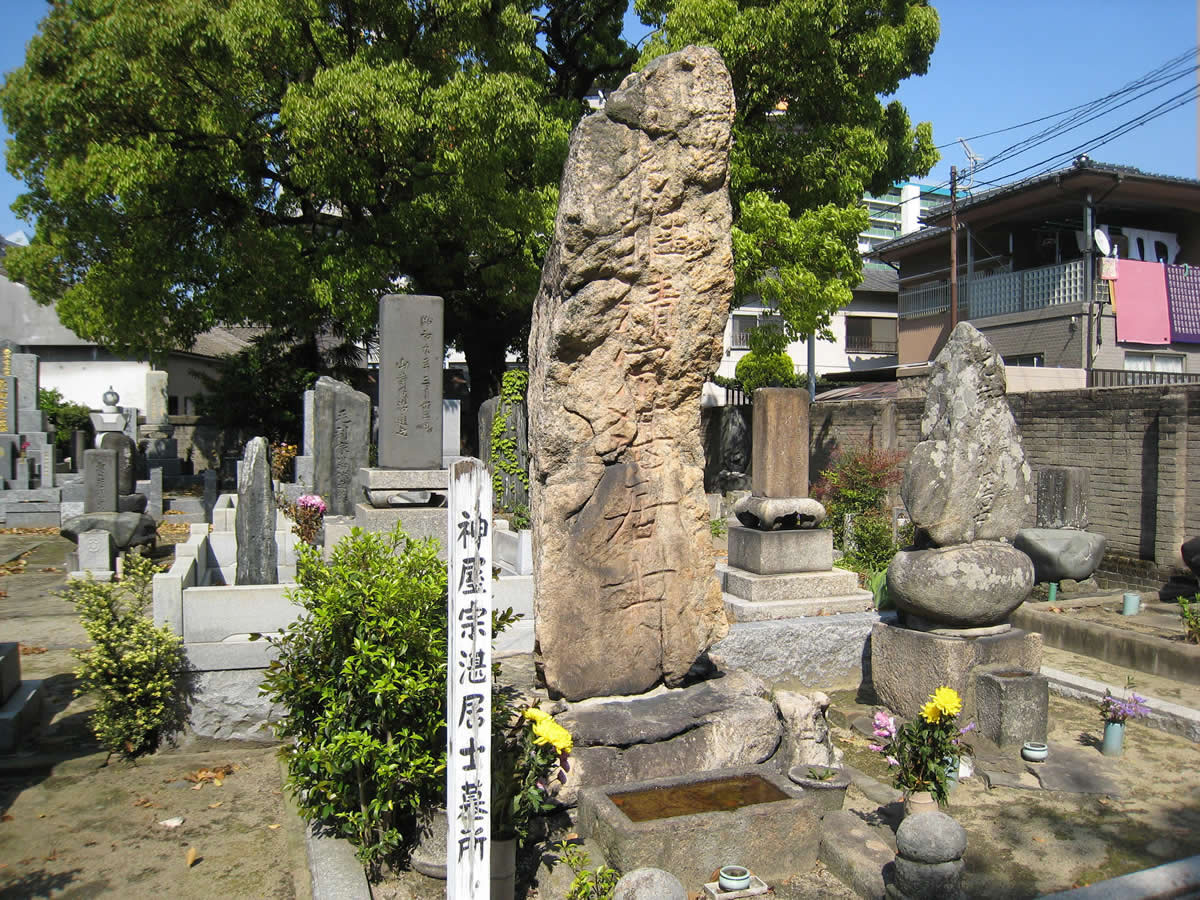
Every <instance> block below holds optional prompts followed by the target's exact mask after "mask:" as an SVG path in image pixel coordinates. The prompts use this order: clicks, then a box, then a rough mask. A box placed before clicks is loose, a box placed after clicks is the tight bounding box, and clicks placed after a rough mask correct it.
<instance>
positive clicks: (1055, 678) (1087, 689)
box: [1042, 666, 1200, 743]
mask: <svg viewBox="0 0 1200 900" xmlns="http://www.w3.org/2000/svg"><path fill="white" fill-rule="evenodd" d="M1042 674H1043V675H1045V676H1046V678H1047V679H1049V681H1050V690H1052V691H1054V693H1056V694H1058V695H1059V696H1061V697H1069V698H1071V699H1072V700H1088V701H1092V702H1095V703H1099V702H1100V698H1102V697H1103V696H1104V692H1105V691H1108V692H1109V693H1111V694H1113V695H1116V696H1120V695H1121V693H1122V691H1123V690H1124V688H1123V687H1114V686H1113V685H1110V684H1105V683H1104V682H1102V681H1096V680H1094V679H1092V678H1085V677H1084V676H1082V675H1074V674H1072V673H1070V672H1061V671H1059V670H1058V669H1051V668H1049V667H1048V666H1042ZM1146 705H1147V706H1149V707H1150V714H1149V715H1148V716H1147V717H1146V718H1145V720H1144V721H1145V722H1146V724H1147V725H1149V726H1150V727H1151V728H1154V729H1156V730H1158V731H1165V732H1167V733H1168V734H1175V735H1179V736H1180V737H1184V738H1187V739H1188V740H1190V741H1195V742H1196V743H1200V711H1197V710H1194V709H1189V708H1188V707H1186V706H1181V705H1179V704H1178V703H1172V702H1171V701H1169V700H1159V699H1158V698H1156V697H1147V698H1146Z"/></svg>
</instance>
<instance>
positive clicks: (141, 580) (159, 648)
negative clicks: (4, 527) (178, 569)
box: [60, 553, 185, 759]
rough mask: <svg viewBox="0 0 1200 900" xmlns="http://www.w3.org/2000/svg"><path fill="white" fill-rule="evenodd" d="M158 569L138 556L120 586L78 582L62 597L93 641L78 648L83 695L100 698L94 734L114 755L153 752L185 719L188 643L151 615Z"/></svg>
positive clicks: (128, 565)
mask: <svg viewBox="0 0 1200 900" xmlns="http://www.w3.org/2000/svg"><path fill="white" fill-rule="evenodd" d="M154 571H155V567H154V563H152V562H151V561H150V560H149V559H148V558H146V557H144V556H141V555H140V554H135V553H130V554H127V555H126V557H125V573H124V578H123V579H122V580H121V581H120V582H119V583H112V582H107V583H106V582H99V581H94V580H92V578H91V577H88V578H87V579H86V580H84V579H74V580H72V581H69V582H68V583H67V586H66V588H65V589H64V590H63V591H62V592H61V594H60V596H61V597H63V598H64V599H66V600H69V601H70V602H71V603H74V604H75V607H76V609H78V610H79V617H80V619H81V621H82V624H83V630H84V631H86V632H87V636H88V638H89V639H90V640H91V642H92V646H91V647H88V648H87V649H85V650H73V651H72V653H73V654H74V655H75V657H76V658H77V659H78V660H79V661H80V666H79V668H78V669H76V670H75V675H76V677H77V678H78V679H79V686H78V687H77V688H76V689H75V694H76V696H81V695H84V694H87V695H90V696H92V697H94V698H95V701H96V707H95V709H94V710H93V711H92V715H91V727H92V731H93V732H94V733H95V735H96V737H97V739H99V741H100V743H101V744H102V745H103V746H104V748H105V749H106V750H108V752H109V755H110V756H111V755H112V754H113V753H118V754H120V755H121V756H124V757H126V758H128V759H132V758H133V757H135V756H138V755H139V754H142V753H148V752H150V751H152V750H154V749H155V748H156V747H158V744H159V741H160V740H161V739H162V738H163V737H164V736H166V735H168V734H170V733H171V732H173V731H175V730H177V729H178V728H179V727H181V726H182V724H183V720H184V709H183V678H184V677H185V673H184V668H185V661H184V654H183V640H182V638H180V637H179V636H178V635H176V634H172V633H171V629H170V628H168V627H167V626H165V625H164V626H163V627H162V628H155V627H154V624H153V622H151V621H150V619H148V618H147V617H146V608H147V606H148V605H149V604H150V600H151V587H152V579H153V577H154Z"/></svg>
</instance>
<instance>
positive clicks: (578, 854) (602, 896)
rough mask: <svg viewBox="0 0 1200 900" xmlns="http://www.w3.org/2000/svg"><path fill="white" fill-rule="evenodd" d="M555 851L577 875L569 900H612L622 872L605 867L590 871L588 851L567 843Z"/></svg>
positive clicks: (562, 842)
mask: <svg viewBox="0 0 1200 900" xmlns="http://www.w3.org/2000/svg"><path fill="white" fill-rule="evenodd" d="M554 849H555V850H557V851H558V855H559V857H560V858H561V859H562V861H563V862H565V863H566V864H567V865H568V866H570V868H571V871H572V872H574V873H575V877H574V878H573V879H572V880H571V886H570V887H569V888H568V889H567V900H610V898H611V897H612V895H613V892H614V891H615V890H616V889H617V882H618V881H620V880H621V873H620V872H618V871H617V870H616V869H611V868H609V867H608V866H604V865H601V866H599V867H597V868H596V869H595V870H592V869H589V868H588V866H589V865H590V864H591V858H590V857H589V856H588V854H587V851H585V850H580V849H579V847H577V846H575V845H574V844H570V843H568V842H566V841H561V842H560V843H558V844H556V845H555V848H554Z"/></svg>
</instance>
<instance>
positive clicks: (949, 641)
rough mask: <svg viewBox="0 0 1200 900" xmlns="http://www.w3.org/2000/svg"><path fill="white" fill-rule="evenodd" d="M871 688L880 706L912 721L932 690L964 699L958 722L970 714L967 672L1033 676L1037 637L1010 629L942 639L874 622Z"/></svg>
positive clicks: (972, 698) (1038, 662)
mask: <svg viewBox="0 0 1200 900" xmlns="http://www.w3.org/2000/svg"><path fill="white" fill-rule="evenodd" d="M870 653H871V683H872V684H873V685H874V687H875V693H876V694H877V695H878V696H879V699H880V700H881V701H882V702H883V704H884V706H886V707H887V708H888V709H890V710H891V711H892V712H894V713H898V714H900V715H901V716H904V717H905V718H909V719H911V718H913V717H914V716H916V715H917V714H919V713H920V711H921V707H922V706H923V705H924V704H925V701H926V700H928V699H929V696H930V695H931V694H932V693H933V692H934V691H935V690H937V688H939V687H941V686H942V685H945V686H946V687H950V688H953V689H954V690H956V691H957V692H958V693H959V696H961V697H962V698H963V712H962V717H963V721H967V720H968V719H969V718H970V717H971V716H973V715H974V714H975V691H974V684H973V680H972V678H971V671H972V670H973V669H974V668H975V667H976V666H986V665H993V664H999V665H1003V666H1006V667H1011V668H1014V669H1027V670H1029V671H1032V672H1036V671H1038V670H1039V669H1041V667H1042V636H1041V635H1040V634H1036V633H1034V634H1030V633H1029V632H1025V631H1022V630H1021V629H1019V628H1013V629H1011V630H1009V631H1007V632H1005V633H1004V634H997V635H990V636H987V637H978V638H961V637H947V636H945V635H938V634H929V633H928V632H923V631H915V630H913V629H911V628H899V627H896V626H893V625H888V624H885V623H882V622H881V623H879V624H878V625H876V626H875V627H874V628H873V629H872V631H871V650H870Z"/></svg>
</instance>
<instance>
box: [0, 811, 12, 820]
mask: <svg viewBox="0 0 1200 900" xmlns="http://www.w3.org/2000/svg"><path fill="white" fill-rule="evenodd" d="M12 820H13V817H12V813H5V814H4V815H2V816H0V822H11V821H12Z"/></svg>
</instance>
